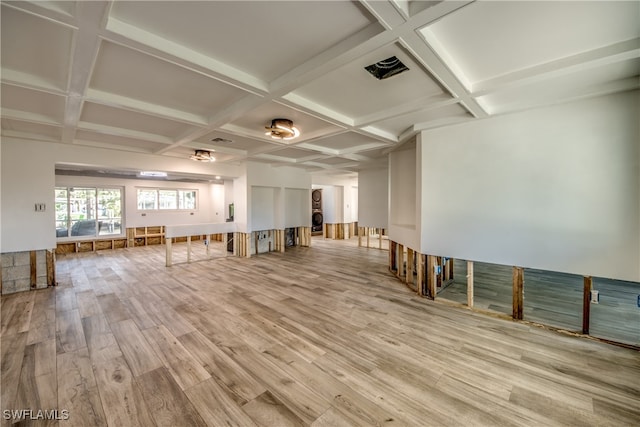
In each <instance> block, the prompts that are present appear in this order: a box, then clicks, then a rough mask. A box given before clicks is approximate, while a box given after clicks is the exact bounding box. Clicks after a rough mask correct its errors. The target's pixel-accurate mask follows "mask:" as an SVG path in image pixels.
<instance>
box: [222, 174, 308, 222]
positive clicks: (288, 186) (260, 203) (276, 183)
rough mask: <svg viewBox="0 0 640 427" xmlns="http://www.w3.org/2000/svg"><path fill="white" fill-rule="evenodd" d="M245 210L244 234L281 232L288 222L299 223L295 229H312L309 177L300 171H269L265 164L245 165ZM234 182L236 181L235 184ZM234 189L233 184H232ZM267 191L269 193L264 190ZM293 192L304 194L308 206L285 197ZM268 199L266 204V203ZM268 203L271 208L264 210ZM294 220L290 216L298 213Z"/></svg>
mask: <svg viewBox="0 0 640 427" xmlns="http://www.w3.org/2000/svg"><path fill="white" fill-rule="evenodd" d="M246 167H247V175H246V176H247V187H246V188H247V193H248V195H247V209H248V212H251V215H250V218H249V221H248V223H247V225H246V229H244V230H243V229H241V231H244V232H251V231H261V230H269V229H280V230H281V229H284V228H285V227H288V226H289V225H286V223H287V222H288V220H289V219H291V220H296V221H295V222H299V221H297V219H300V220H301V221H302V222H301V223H299V224H297V225H296V226H307V227H309V226H310V225H311V195H310V194H311V193H310V191H311V175H310V174H309V173H308V172H306V171H305V170H303V169H299V168H293V167H275V168H274V167H272V166H270V165H268V164H265V163H256V162H248V163H247V165H246ZM236 181H237V180H236ZM234 185H235V184H234ZM267 188H269V189H270V190H266V189H267ZM294 190H301V191H302V192H303V193H304V194H306V196H305V197H306V199H307V203H305V204H301V203H300V201H299V200H298V199H297V198H295V197H294V198H292V197H290V194H289V196H287V193H290V192H291V191H294ZM267 192H268V193H269V196H267V194H266V193H267ZM269 197H270V199H271V201H270V202H268V200H267V199H269ZM268 203H270V204H271V206H270V207H269V206H267V204H268ZM298 210H300V211H299V212H297V214H296V218H291V213H292V212H294V211H298Z"/></svg>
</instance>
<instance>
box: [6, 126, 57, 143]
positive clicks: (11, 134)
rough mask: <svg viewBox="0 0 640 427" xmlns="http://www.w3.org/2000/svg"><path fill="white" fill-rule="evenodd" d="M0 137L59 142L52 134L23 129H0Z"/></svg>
mask: <svg viewBox="0 0 640 427" xmlns="http://www.w3.org/2000/svg"><path fill="white" fill-rule="evenodd" d="M2 137H3V138H19V139H27V140H33V141H44V142H52V143H58V142H60V140H59V139H58V138H56V137H53V136H49V135H43V134H41V133H32V132H23V131H17V130H11V129H2Z"/></svg>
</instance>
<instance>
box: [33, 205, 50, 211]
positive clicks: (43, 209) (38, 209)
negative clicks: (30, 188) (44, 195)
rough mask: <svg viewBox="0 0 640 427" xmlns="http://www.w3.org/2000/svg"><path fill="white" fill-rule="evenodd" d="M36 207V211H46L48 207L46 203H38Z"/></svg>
mask: <svg viewBox="0 0 640 427" xmlns="http://www.w3.org/2000/svg"><path fill="white" fill-rule="evenodd" d="M35 208H36V212H44V211H45V210H46V208H47V205H46V204H44V203H36V205H35Z"/></svg>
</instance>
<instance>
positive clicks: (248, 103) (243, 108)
mask: <svg viewBox="0 0 640 427" xmlns="http://www.w3.org/2000/svg"><path fill="white" fill-rule="evenodd" d="M264 102H265V101H264V99H263V98H260V97H257V96H255V95H247V96H245V97H243V98H241V99H240V100H238V101H236V102H234V103H233V104H231V105H230V106H228V107H227V108H225V109H224V110H222V111H221V112H219V113H216V114H213V115H212V116H211V117H209V120H208V124H207V126H205V127H204V128H201V129H199V130H196V131H194V132H191V133H189V134H188V135H185V136H184V137H182V138H180V139H178V140H177V141H173V143H172V144H171V145H169V146H167V147H165V148H163V149H161V150H159V151H158V152H156V153H155V154H163V153H165V152H167V151H169V150H172V149H174V148H176V147H180V146H181V145H184V144H186V143H188V142H191V141H194V140H196V139H198V138H201V137H203V136H205V135H207V134H209V133H211V132H213V131H215V130H217V129H221V128H223V126H224V125H225V124H228V123H230V122H233V121H234V120H236V119H238V118H240V117H241V116H242V115H243V114H245V113H246V112H247V111H250V110H252V109H254V108H256V107H257V106H259V105H261V104H263V103H264ZM232 128H233V127H232ZM232 133H233V132H232ZM250 137H251V138H253V136H250Z"/></svg>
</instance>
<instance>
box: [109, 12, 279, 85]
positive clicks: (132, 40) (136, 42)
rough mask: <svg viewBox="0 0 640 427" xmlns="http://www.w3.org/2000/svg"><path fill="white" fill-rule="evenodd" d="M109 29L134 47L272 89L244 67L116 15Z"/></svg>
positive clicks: (114, 38)
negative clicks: (124, 20)
mask: <svg viewBox="0 0 640 427" xmlns="http://www.w3.org/2000/svg"><path fill="white" fill-rule="evenodd" d="M106 30H107V32H105V37H106V38H108V39H109V40H110V41H113V42H115V43H118V44H121V45H124V46H127V47H129V48H134V49H136V50H139V51H140V52H143V53H146V54H148V55H151V56H154V57H156V58H159V59H162V60H164V61H167V62H170V63H173V64H176V65H180V66H182V67H184V68H187V69H190V70H192V71H196V72H199V73H201V74H203V75H205V76H208V77H212V78H215V79H217V80H220V81H222V82H225V83H227V84H230V85H232V86H235V87H238V88H240V89H244V90H246V91H249V92H252V93H257V94H264V93H266V92H268V85H267V83H265V82H264V81H262V80H260V79H257V78H256V77H254V76H252V75H250V74H248V73H246V72H244V71H242V70H238V69H237V68H234V67H231V66H229V65H227V64H225V63H223V62H220V61H218V60H216V59H214V58H211V57H210V56H207V55H203V54H201V53H199V52H196V51H194V50H192V49H189V48H188V47H186V46H182V45H180V44H178V43H175V42H173V41H171V40H167V39H164V38H162V37H159V36H157V35H155V34H152V33H150V32H148V31H144V30H142V29H140V28H138V27H135V26H133V25H130V24H127V23H125V22H122V21H119V20H117V19H115V18H110V19H109V22H108V23H107V28H106Z"/></svg>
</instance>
